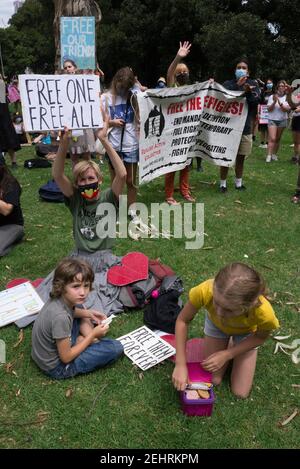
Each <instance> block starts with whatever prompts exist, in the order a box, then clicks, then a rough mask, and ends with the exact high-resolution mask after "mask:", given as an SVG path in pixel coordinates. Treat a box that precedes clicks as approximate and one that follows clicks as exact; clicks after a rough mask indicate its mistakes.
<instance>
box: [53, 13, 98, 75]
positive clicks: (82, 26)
mask: <svg viewBox="0 0 300 469" xmlns="http://www.w3.org/2000/svg"><path fill="white" fill-rule="evenodd" d="M60 48H61V68H63V64H64V61H65V60H68V59H71V60H73V61H74V62H75V63H76V66H77V68H78V69H82V70H85V69H92V70H94V69H95V68H96V66H95V57H96V53H95V17H94V16H62V17H61V18H60Z"/></svg>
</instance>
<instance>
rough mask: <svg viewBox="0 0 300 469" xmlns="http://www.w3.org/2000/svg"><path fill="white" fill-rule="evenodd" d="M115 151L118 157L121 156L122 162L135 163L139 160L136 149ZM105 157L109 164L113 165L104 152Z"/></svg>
mask: <svg viewBox="0 0 300 469" xmlns="http://www.w3.org/2000/svg"><path fill="white" fill-rule="evenodd" d="M117 153H118V155H119V157H120V158H121V160H122V161H123V162H124V163H127V164H134V163H137V162H138V161H139V150H138V149H137V150H133V151H130V152H128V153H127V152H126V153H125V152H124V151H117ZM105 158H106V159H107V160H108V162H109V165H110V166H111V167H113V166H112V164H111V162H110V158H109V156H108V154H107V153H105Z"/></svg>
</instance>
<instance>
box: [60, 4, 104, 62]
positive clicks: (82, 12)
mask: <svg viewBox="0 0 300 469" xmlns="http://www.w3.org/2000/svg"><path fill="white" fill-rule="evenodd" d="M53 3H54V8H55V14H54V22H53V26H54V37H55V48H56V54H55V70H59V69H60V68H61V67H60V56H61V53H60V17H61V16H94V17H95V22H96V36H97V29H98V25H99V23H100V21H101V18H102V15H101V10H100V7H99V5H98V4H97V3H96V2H95V1H94V0H53Z"/></svg>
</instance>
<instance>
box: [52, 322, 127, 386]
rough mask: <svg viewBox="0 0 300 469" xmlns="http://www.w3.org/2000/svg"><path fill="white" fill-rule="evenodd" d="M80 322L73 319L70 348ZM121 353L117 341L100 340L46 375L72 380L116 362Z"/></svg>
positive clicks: (77, 332)
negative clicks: (74, 377)
mask: <svg viewBox="0 0 300 469" xmlns="http://www.w3.org/2000/svg"><path fill="white" fill-rule="evenodd" d="M79 327H80V320H79V319H74V322H73V327H72V335H71V343H72V347H73V346H74V345H75V343H76V339H77V337H78V335H79ZM122 353H123V345H122V344H121V342H119V341H118V340H114V339H105V338H103V339H101V340H99V342H95V343H93V344H91V345H89V346H88V347H87V348H86V349H85V350H84V351H83V352H81V354H80V355H78V357H77V358H75V360H73V361H72V362H70V363H67V364H65V363H63V362H60V363H59V364H58V365H57V366H56V367H55V368H54V369H53V370H50V371H47V372H46V374H47V375H48V376H50V377H51V378H54V379H66V378H72V377H73V376H76V375H81V374H85V373H90V371H94V370H96V369H97V368H102V367H103V366H105V365H108V364H109V363H112V362H114V361H115V360H117V359H118V358H119V357H120V356H121V355H122Z"/></svg>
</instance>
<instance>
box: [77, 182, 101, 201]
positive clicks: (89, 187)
mask: <svg viewBox="0 0 300 469" xmlns="http://www.w3.org/2000/svg"><path fill="white" fill-rule="evenodd" d="M77 190H78V192H79V194H80V195H81V197H83V198H84V199H85V200H94V199H95V198H96V197H97V196H98V194H99V182H98V181H97V182H92V184H85V185H84V186H78V188H77Z"/></svg>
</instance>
